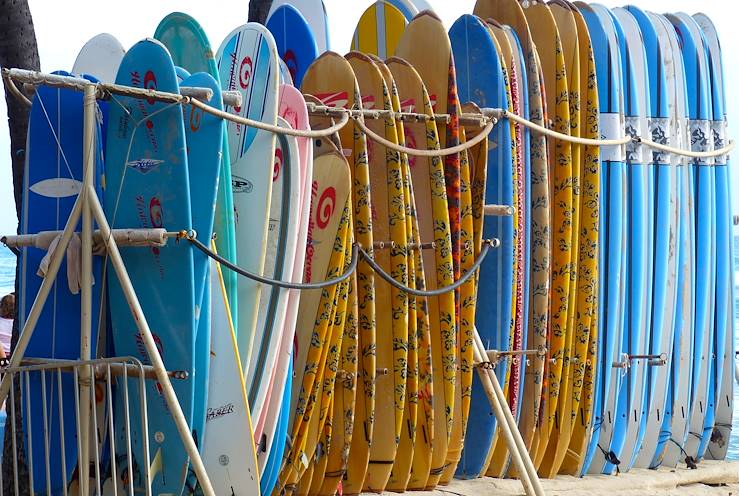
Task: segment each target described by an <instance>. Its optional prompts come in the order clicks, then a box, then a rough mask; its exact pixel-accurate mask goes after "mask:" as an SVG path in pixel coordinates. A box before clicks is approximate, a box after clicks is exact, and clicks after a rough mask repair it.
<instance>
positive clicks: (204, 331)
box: [180, 72, 224, 447]
mask: <svg viewBox="0 0 739 496" xmlns="http://www.w3.org/2000/svg"><path fill="white" fill-rule="evenodd" d="M185 86H190V87H201V88H210V89H211V90H212V91H213V97H212V98H211V100H210V101H209V102H208V104H209V105H210V106H211V107H213V108H215V109H216V110H223V99H222V97H221V88H220V84H219V83H218V82H217V81H216V80H215V79H214V78H213V76H211V75H210V74H208V73H206V72H198V73H196V74H193V75H191V76H190V77H188V78H187V79H185V80H184V81H182V83H181V84H180V87H185ZM183 110H184V123H185V139H186V143H187V162H188V165H189V166H188V171H189V179H190V203H191V205H192V227H193V229H194V230H195V232H196V233H197V235H198V238H199V239H201V240H209V239H211V237H212V235H213V224H214V216H215V210H216V198H217V190H218V181H219V175H220V165H221V153H222V149H223V148H222V140H223V133H224V124H223V120H222V119H220V118H218V117H215V116H213V115H211V114H208V113H206V112H204V111H203V110H201V109H198V108H196V107H193V106H188V107H185V108H184V109H183ZM209 262H210V259H209V258H208V257H207V256H206V255H205V254H204V253H201V252H195V253H193V263H194V268H195V277H194V280H195V298H196V302H199V303H197V306H196V307H195V312H196V314H197V318H198V324H197V336H196V338H195V398H196V402H195V404H194V409H193V420H192V427H191V430H192V433H193V438H194V439H195V440H196V441H197V442H198V446H199V447H202V441H203V435H204V432H205V418H206V404H207V393H208V391H207V389H208V370H209V365H210V358H211V357H210V341H211V337H210V334H211V326H210V322H211V318H210V305H211V303H210V263H209ZM198 288H200V289H199V293H198ZM217 331H218V330H215V332H217Z"/></svg>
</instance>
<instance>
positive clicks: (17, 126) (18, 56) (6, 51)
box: [0, 0, 40, 495]
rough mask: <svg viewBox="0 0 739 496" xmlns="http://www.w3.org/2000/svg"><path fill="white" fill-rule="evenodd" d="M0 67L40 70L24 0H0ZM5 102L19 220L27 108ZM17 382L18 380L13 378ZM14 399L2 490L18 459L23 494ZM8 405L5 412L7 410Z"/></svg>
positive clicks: (16, 392) (9, 98)
mask: <svg viewBox="0 0 739 496" xmlns="http://www.w3.org/2000/svg"><path fill="white" fill-rule="evenodd" d="M0 33H3V34H2V36H0V66H2V67H8V68H12V67H17V68H21V69H31V70H39V68H40V61H39V55H38V46H37V44H36V32H35V30H34V27H33V18H32V17H31V10H30V9H29V7H28V1H27V0H0ZM5 102H6V104H7V106H8V126H9V128H10V158H11V161H12V167H13V196H14V199H15V213H16V217H17V218H18V221H19V223H20V218H21V205H22V202H21V200H22V195H23V172H24V168H25V161H26V135H27V134H28V120H29V115H30V109H29V108H28V107H26V106H25V105H24V104H23V103H21V102H20V101H18V100H17V99H16V98H15V97H14V96H13V95H12V94H11V93H10V92H9V91H8V89H7V88H5ZM15 291H16V294H18V264H16V271H15ZM17 312H18V307H17V306H16V319H15V321H14V323H13V337H12V340H11V350H12V349H13V348H15V344H16V342H17V341H18V318H17ZM16 382H17V381H16ZM11 394H12V396H13V398H12V399H11V401H13V400H14V402H15V413H16V415H15V418H14V419H10V418H9V419H8V421H7V424H6V425H7V427H6V429H5V443H4V446H3V461H4V463H3V465H2V476H3V493H4V494H14V484H13V472H14V471H13V463H12V460H13V459H14V458H15V457H16V456H17V459H18V478H19V481H18V482H19V487H18V489H19V494H22V495H26V494H28V492H29V488H28V484H27V481H28V471H27V467H26V460H25V450H24V449H23V446H24V443H23V440H24V438H25V436H24V435H23V422H22V419H21V408H20V407H21V401H20V399H21V395H20V389H19V388H17V387H14V388H13V390H12V391H11ZM9 410H10V409H9V408H8V412H9ZM13 423H15V426H16V434H17V436H16V445H17V448H18V452H17V454H15V453H13V452H12V444H11V441H12V428H11V425H12V424H13Z"/></svg>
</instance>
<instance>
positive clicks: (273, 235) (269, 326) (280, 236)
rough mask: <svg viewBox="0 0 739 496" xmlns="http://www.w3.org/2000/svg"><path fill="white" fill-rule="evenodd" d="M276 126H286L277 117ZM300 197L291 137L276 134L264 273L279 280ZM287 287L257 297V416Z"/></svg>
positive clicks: (253, 373) (286, 272)
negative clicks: (277, 123) (277, 124)
mask: <svg viewBox="0 0 739 496" xmlns="http://www.w3.org/2000/svg"><path fill="white" fill-rule="evenodd" d="M278 122H279V124H280V125H281V126H282V127H290V124H289V123H288V122H287V121H285V120H284V119H282V118H281V117H278ZM299 199H300V158H299V154H298V143H297V138H295V137H294V136H287V135H278V142H277V147H276V149H275V158H274V170H273V176H272V198H271V204H270V210H269V233H268V235H267V246H266V250H267V253H266V259H265V270H264V275H265V276H266V277H270V278H273V279H276V280H280V281H284V280H289V279H290V278H291V277H292V272H293V265H294V263H295V252H296V250H297V237H298V227H299V214H300V210H299V208H298V202H299ZM288 296H289V293H288V291H286V290H284V289H281V288H278V287H267V288H264V290H263V291H262V294H261V296H260V301H259V314H258V317H257V333H256V336H255V340H254V351H255V356H254V357H253V359H252V360H251V362H250V368H249V371H248V372H247V383H250V384H252V387H251V388H250V389H249V391H248V393H249V406H250V408H251V409H252V412H253V414H254V417H255V418H257V419H259V418H260V417H261V415H262V411H263V409H264V406H265V402H266V400H267V391H268V390H269V388H270V382H271V375H272V374H271V371H272V370H273V369H274V368H275V366H276V362H277V354H278V351H279V344H280V342H281V340H282V333H283V332H287V331H286V329H285V322H286V317H287V308H288V307H287V303H288Z"/></svg>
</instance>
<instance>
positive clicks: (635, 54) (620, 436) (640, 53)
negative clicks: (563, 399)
mask: <svg viewBox="0 0 739 496" xmlns="http://www.w3.org/2000/svg"><path fill="white" fill-rule="evenodd" d="M596 8H597V7H596ZM609 12H610V13H611V15H612V18H613V23H614V26H615V27H616V33H617V36H618V40H619V44H620V46H621V60H622V65H623V68H624V71H623V95H624V104H625V107H624V114H625V116H626V121H625V122H626V133H627V134H628V135H630V136H632V137H633V136H643V135H645V134H646V133H647V132H648V123H647V114H648V110H649V93H648V91H649V89H648V87H647V86H648V76H647V68H646V66H647V61H646V54H645V51H644V44H643V42H642V38H641V36H640V33H639V31H638V25H637V24H636V21H635V19H634V17H633V16H632V15H631V14H630V13H628V12H627V11H625V10H623V9H621V10H619V11H618V15H616V14H614V13H613V12H612V11H609ZM627 23H628V24H627ZM627 28H631V29H632V30H636V33H634V34H633V35H629V34H627V33H628V31H627ZM645 158H646V157H645V150H644V149H643V147H641V146H640V145H638V144H633V143H632V144H628V145H626V170H627V175H628V185H627V199H628V200H627V201H628V203H627V207H626V209H625V211H626V212H627V225H628V228H627V237H628V240H629V241H628V248H627V260H628V262H627V282H626V284H627V286H626V295H627V300H626V306H625V315H626V318H625V321H624V329H623V333H622V349H623V350H624V353H627V354H628V355H630V356H637V355H645V354H646V350H647V338H648V332H647V329H648V328H649V325H650V319H651V314H650V313H649V312H648V305H647V302H649V301H651V295H650V294H649V293H648V290H649V289H650V286H651V285H650V284H648V283H647V281H650V282H651V269H652V261H651V255H652V242H653V240H652V235H651V232H650V223H649V221H648V217H649V214H650V213H651V212H652V211H653V209H651V208H650V207H649V205H650V202H651V199H650V191H649V181H648V171H649V170H650V169H651V168H648V167H647V166H646V162H645ZM646 368H647V363H646V361H645V360H635V361H632V362H631V363H630V364H629V367H627V368H626V369H625V372H626V375H625V380H624V381H623V382H622V383H621V389H620V391H619V398H618V405H617V410H616V421H615V423H614V432H613V438H612V439H611V445H610V451H611V453H613V454H614V455H615V457H616V458H618V460H619V461H618V462H616V460H615V459H614V460H612V462H609V463H607V464H606V466H605V469H604V472H605V473H612V472H613V471H614V470H615V469H616V465H619V467H620V463H621V462H622V461H623V462H625V464H624V466H623V468H624V470H628V464H630V462H631V458H632V453H633V452H634V451H635V444H636V441H637V437H638V432H639V429H640V427H641V418H642V415H643V413H644V412H643V401H644V392H645V386H646V375H647V374H646Z"/></svg>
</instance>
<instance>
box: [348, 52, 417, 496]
mask: <svg viewBox="0 0 739 496" xmlns="http://www.w3.org/2000/svg"><path fill="white" fill-rule="evenodd" d="M346 59H347V60H348V61H349V64H350V65H351V66H352V69H353V70H354V73H355V74H356V76H357V81H359V91H360V93H361V94H362V106H363V107H364V108H365V109H369V110H373V109H376V110H389V111H392V102H391V100H390V92H389V90H388V88H387V86H386V85H385V81H384V79H383V77H382V73H381V72H380V70H379V69H378V68H377V66H376V65H375V64H374V62H372V59H371V58H369V57H368V56H367V55H365V54H362V53H359V52H350V53H349V54H348V55H347V56H346ZM366 125H367V127H368V128H370V129H372V130H373V131H374V132H375V133H377V134H379V135H380V136H382V137H384V138H385V139H386V140H388V141H390V142H392V143H396V144H397V142H398V133H397V129H396V127H395V119H394V118H393V117H387V118H385V119H368V120H367V121H366ZM367 155H368V160H369V164H370V191H371V194H372V235H373V238H374V239H375V241H376V242H381V243H384V245H385V246H384V248H380V247H376V248H375V250H374V259H375V261H376V262H377V263H378V264H379V265H380V266H381V267H382V268H383V269H384V270H385V271H386V272H387V273H389V274H391V275H392V276H393V278H394V279H395V280H396V281H398V282H399V283H400V284H402V285H404V286H406V285H407V284H408V263H407V259H406V253H407V250H408V241H407V238H406V229H405V223H406V219H405V195H404V191H403V173H402V170H401V165H400V154H399V153H398V152H397V151H394V150H391V149H387V148H385V147H384V146H382V145H380V144H379V143H376V142H374V141H372V140H368V142H367ZM375 305H376V308H379V309H382V310H381V311H378V312H377V314H376V316H375V319H376V323H377V335H376V336H377V337H376V355H377V358H376V360H377V368H378V370H381V371H386V372H384V373H382V374H378V376H377V379H376V382H375V397H376V398H381V399H382V401H378V402H376V403H375V418H374V420H375V427H374V430H373V433H372V439H371V441H370V458H369V465H368V468H367V474H366V476H365V480H364V488H363V489H364V490H365V491H371V492H382V491H383V490H384V489H385V485H386V484H387V480H388V478H389V477H390V471H391V469H392V463H393V460H395V452H396V450H397V447H398V439H399V438H400V429H401V427H402V420H403V409H404V408H405V379H406V367H407V358H408V298H407V293H405V292H403V291H401V290H399V289H398V288H396V287H394V286H391V285H390V284H389V283H387V282H385V281H384V280H382V279H380V278H379V277H376V278H375ZM391 398H392V399H393V401H390V399H391Z"/></svg>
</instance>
